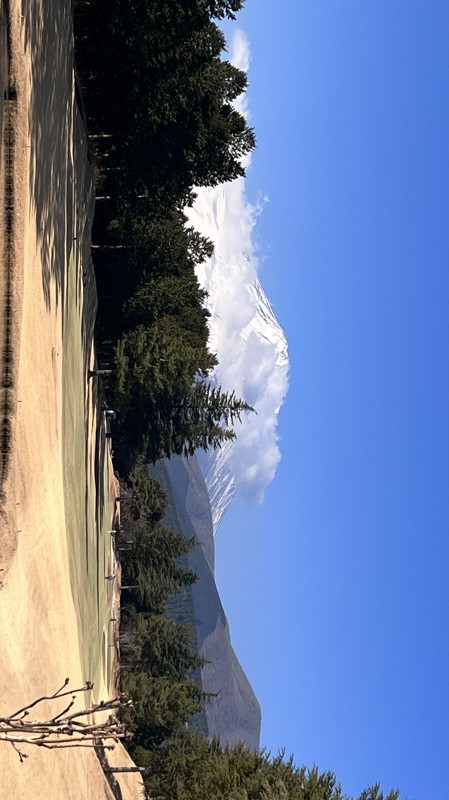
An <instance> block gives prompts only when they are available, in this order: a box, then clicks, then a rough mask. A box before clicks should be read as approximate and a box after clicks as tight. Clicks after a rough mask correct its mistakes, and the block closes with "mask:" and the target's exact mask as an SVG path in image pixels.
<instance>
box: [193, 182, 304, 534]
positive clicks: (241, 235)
mask: <svg viewBox="0 0 449 800" xmlns="http://www.w3.org/2000/svg"><path fill="white" fill-rule="evenodd" d="M257 214H258V209H257V208H255V207H254V206H252V205H251V204H250V203H248V201H247V200H246V198H245V194H244V180H243V179H240V178H239V179H237V180H235V181H233V182H232V183H229V184H225V185H221V186H218V187H214V188H207V189H199V190H198V197H197V200H196V202H195V205H194V207H193V208H192V209H190V211H189V217H190V221H191V223H192V224H193V225H194V226H195V228H196V229H197V230H199V231H200V233H202V234H203V235H204V236H207V237H208V238H209V239H211V240H212V241H213V242H214V245H215V252H214V254H213V256H212V257H211V258H210V259H209V260H208V261H207V262H206V263H204V264H201V265H200V266H199V267H198V270H197V275H198V279H199V281H200V284H201V286H202V287H203V288H204V289H205V290H206V291H207V293H208V300H207V305H208V308H209V310H210V312H211V320H210V346H211V350H212V352H214V353H216V355H217V356H218V361H219V364H218V367H217V369H216V371H215V376H214V378H215V380H216V382H217V384H220V385H221V386H222V388H223V389H224V390H232V389H234V390H235V392H236V395H237V396H238V397H241V398H242V399H244V400H246V401H247V402H248V403H250V405H252V406H253V407H254V408H255V410H256V412H257V413H256V414H250V413H247V414H245V417H244V418H242V424H241V425H238V424H237V427H236V433H237V437H238V438H237V440H236V441H235V442H230V443H226V445H225V446H224V447H223V448H222V449H221V450H217V451H215V452H210V453H207V454H203V453H200V454H199V455H198V458H199V462H200V465H201V469H202V472H203V475H204V477H205V480H206V484H207V487H208V491H209V496H210V500H211V506H212V516H213V524H214V530H215V531H216V530H217V527H218V525H219V524H220V521H221V519H222V517H223V514H224V513H225V511H226V509H227V508H228V506H229V503H230V502H231V500H232V497H233V496H234V494H235V492H236V491H237V492H239V493H240V494H242V495H243V496H244V497H245V498H246V499H247V500H248V502H250V503H260V502H262V500H263V495H264V490H265V488H266V486H267V485H268V484H269V483H270V481H271V480H272V479H273V477H274V474H275V472H276V467H277V464H278V463H279V460H280V452H279V447H278V443H277V442H278V439H277V435H276V426H277V414H278V412H279V409H280V407H281V405H282V403H283V400H284V397H285V394H286V391H287V386H288V367H289V362H288V353H287V341H286V338H285V334H284V332H283V330H282V328H281V326H280V325H279V323H278V321H277V319H276V317H275V315H274V312H273V309H272V308H271V305H270V303H269V301H268V298H267V296H266V294H265V292H264V290H263V288H262V286H261V284H260V282H259V280H258V277H257V269H258V261H257V257H256V255H255V252H254V244H253V229H254V225H255V219H256V216H257Z"/></svg>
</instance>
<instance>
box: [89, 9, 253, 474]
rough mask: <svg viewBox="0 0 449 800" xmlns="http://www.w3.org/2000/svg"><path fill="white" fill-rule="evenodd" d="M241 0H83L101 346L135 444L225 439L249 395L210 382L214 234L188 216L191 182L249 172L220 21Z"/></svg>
mask: <svg viewBox="0 0 449 800" xmlns="http://www.w3.org/2000/svg"><path fill="white" fill-rule="evenodd" d="M241 6H242V2H241V0H152V1H151V2H149V0H95V2H93V0H92V2H89V0H84V1H83V0H77V2H76V3H75V43H76V59H77V69H78V71H79V75H80V82H81V84H82V86H83V91H84V106H85V110H86V113H87V119H88V126H89V132H90V137H91V143H92V147H93V148H94V151H95V163H96V173H97V197H98V199H97V202H96V212H95V219H94V225H93V245H94V246H93V260H94V266H95V272H96V277H97V285H98V295H99V312H98V319H97V340H98V343H99V346H100V347H99V352H100V354H101V355H102V356H103V357H104V358H105V359H106V360H109V361H110V362H112V363H113V365H114V366H115V368H116V370H117V376H116V380H115V382H114V386H113V394H114V397H113V401H114V403H115V405H116V407H117V411H118V412H119V419H120V426H121V431H122V432H123V433H124V437H123V438H124V439H125V441H126V446H127V448H128V450H129V449H130V448H133V449H134V450H135V451H138V452H144V453H145V455H146V457H147V458H148V460H150V461H154V460H156V459H157V458H161V457H167V456H168V457H169V456H170V455H171V454H172V453H185V454H190V453H192V452H194V451H195V450H196V449H197V448H208V447H218V446H220V444H221V443H222V442H223V441H224V440H226V439H229V438H233V437H234V436H235V432H234V427H233V426H234V423H235V422H236V421H237V420H238V419H240V416H241V414H242V413H244V412H247V411H250V410H251V409H250V407H249V406H248V405H247V404H246V403H245V402H244V401H242V400H240V399H239V398H237V397H235V395H234V393H226V392H222V391H221V390H220V389H219V388H218V387H213V386H212V384H211V382H210V379H209V376H210V372H211V370H212V369H213V367H214V366H216V363H217V362H216V357H215V355H214V354H213V353H211V352H210V350H209V345H208V335H209V329H208V318H209V313H208V311H207V309H206V307H205V299H206V296H205V292H204V291H203V290H202V289H201V288H200V286H199V283H198V280H197V277H196V274H195V268H196V266H197V265H198V264H200V263H201V262H203V261H204V260H205V259H206V258H208V257H209V256H210V255H211V254H212V252H213V245H212V243H211V242H210V241H209V240H208V239H206V238H205V237H203V236H201V235H200V234H199V233H198V231H196V230H195V229H194V228H193V227H192V226H190V225H188V224H187V218H186V214H185V209H186V207H187V206H189V205H191V204H192V203H193V201H194V198H195V193H194V187H195V186H215V185H217V184H219V183H223V182H225V181H230V180H233V179H234V178H236V177H238V176H240V175H243V174H244V169H243V167H242V157H243V156H244V155H246V154H247V153H249V152H250V151H251V150H252V149H253V148H254V146H255V136H254V131H253V130H252V129H251V128H249V127H248V125H247V123H246V120H245V118H244V117H243V115H242V114H240V113H239V112H238V111H237V110H236V109H235V108H234V105H233V102H234V100H235V99H236V98H237V97H238V96H239V95H240V94H241V93H242V91H244V90H245V88H246V82H247V79H246V75H245V73H244V72H243V71H242V70H240V69H238V68H237V67H235V66H233V65H232V64H230V62H229V61H227V60H225V59H223V58H222V55H223V53H224V49H225V39H224V36H223V33H222V31H221V30H220V28H219V26H218V24H217V22H218V21H219V20H220V19H223V18H224V17H228V18H233V17H234V16H235V13H236V12H237V11H238V10H239V9H240V8H241Z"/></svg>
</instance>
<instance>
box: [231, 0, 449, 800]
mask: <svg viewBox="0 0 449 800" xmlns="http://www.w3.org/2000/svg"><path fill="white" fill-rule="evenodd" d="M237 26H238V27H239V28H241V29H243V30H244V31H245V33H246V35H247V37H248V39H249V43H250V49H251V61H250V71H249V92H248V104H249V109H250V114H251V123H252V124H253V125H254V127H255V129H256V134H257V138H258V145H259V147H258V150H257V152H256V153H255V155H254V157H253V160H252V164H251V167H250V169H249V172H248V178H247V194H248V197H249V198H250V199H251V200H253V201H254V202H256V201H257V199H258V198H260V197H261V196H265V195H267V196H268V197H269V202H268V203H267V204H266V205H265V208H264V211H263V213H262V214H261V216H260V217H259V219H258V225H257V231H256V240H257V244H258V248H259V258H260V261H261V263H262V266H261V268H260V271H259V277H260V279H261V281H262V283H263V286H264V288H265V290H266V292H267V294H268V296H269V298H270V300H271V302H272V304H273V307H274V310H275V312H276V315H277V317H278V319H279V321H280V323H281V324H282V326H283V328H284V330H285V332H286V335H287V338H288V341H289V352H290V361H291V367H290V389H289V393H288V395H287V399H286V403H285V405H284V407H283V409H282V411H281V415H280V420H279V428H278V432H279V436H280V439H281V442H280V447H281V451H282V461H281V463H280V465H279V468H278V471H277V475H276V478H275V480H274V481H273V483H272V484H271V485H270V486H269V488H268V490H267V492H266V499H265V503H264V504H263V505H262V506H258V507H256V508H253V509H248V508H246V506H245V505H244V504H243V502H242V501H240V500H236V501H235V502H234V504H233V506H232V507H231V509H230V510H229V511H228V512H227V515H226V517H225V519H224V521H223V523H222V525H221V527H220V529H219V532H218V534H217V537H216V546H217V581H218V585H219V589H220V591H221V594H222V599H223V604H224V606H225V609H226V612H227V615H228V618H229V621H230V625H231V632H232V638H233V643H234V646H235V649H236V651H237V653H238V656H239V658H240V660H241V662H242V665H243V666H244V668H245V670H246V672H247V674H248V676H249V678H250V680H251V682H252V684H253V686H254V689H255V691H256V694H257V696H258V698H259V701H260V703H261V706H262V715H263V727H262V744H263V745H266V746H267V747H268V748H269V749H271V750H272V751H277V750H278V748H279V747H281V746H285V748H286V750H287V752H288V753H290V752H293V753H294V755H295V759H296V761H297V763H300V764H302V763H305V764H307V765H312V764H313V763H316V764H318V766H319V767H320V768H321V769H323V770H324V769H331V770H333V771H335V772H336V774H337V777H338V779H339V780H340V781H341V783H342V786H343V789H344V791H345V792H347V793H348V794H356V793H358V792H360V791H361V790H362V788H364V787H365V786H366V785H367V784H369V783H372V782H374V781H376V780H379V781H380V782H381V783H382V785H383V787H384V789H385V790H388V789H390V788H392V787H396V786H397V787H399V788H400V789H401V797H402V796H403V797H408V798H409V800H447V798H448V797H449V785H448V752H449V742H448V636H447V634H448V537H447V532H448V525H447V523H448V519H447V485H448V462H447V442H448V436H447V434H448V425H447V408H448V381H447V363H448V360H447V355H448V353H447V342H448V337H447V299H448V291H447V290H448V285H447V283H448V281H447V263H448V258H447V256H448V223H447V219H448V188H447V177H448V169H447V168H448V163H447V161H448V160H447V142H448V113H447V111H448V109H447V89H448V86H447V74H448V69H447V68H448V58H447V30H448V9H447V3H446V2H443V1H441V2H440V0H427V2H416V1H415V0H408V2H405V1H403V0H313V2H312V0H307V1H306V0H304V2H293V1H292V2H287V1H286V0H279V2H278V3H277V4H276V5H275V6H274V5H273V3H270V4H268V2H266V0H257V2H256V0H248V2H247V5H246V8H245V10H244V11H243V12H241V13H240V14H239V16H238V20H237ZM229 33H230V31H229Z"/></svg>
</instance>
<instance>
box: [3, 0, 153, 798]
mask: <svg viewBox="0 0 449 800" xmlns="http://www.w3.org/2000/svg"><path fill="white" fill-rule="evenodd" d="M8 7H9V10H8ZM6 11H8V13H9V15H10V21H11V28H10V32H11V41H12V49H11V75H12V80H13V83H14V87H15V89H16V92H17V101H16V107H15V110H14V113H15V122H14V132H15V141H14V227H13V242H12V246H13V255H14V265H13V266H14V268H13V285H12V301H11V302H12V307H13V311H14V313H13V316H12V323H11V324H12V334H13V337H12V341H13V346H14V361H13V373H14V383H13V389H12V393H13V398H14V403H13V404H12V410H11V414H10V417H11V419H10V421H11V431H12V435H11V449H10V452H9V454H8V465H7V470H6V471H5V475H4V481H3V485H2V496H1V508H0V512H1V516H0V586H1V588H0V716H3V715H5V714H7V713H10V712H11V711H12V710H14V709H15V708H18V707H21V706H23V705H24V704H25V703H26V702H31V701H32V700H34V699H35V698H37V697H38V696H41V695H43V694H51V693H53V692H55V691H56V690H57V689H58V687H59V686H60V685H61V684H62V682H63V681H64V679H65V678H66V677H69V678H70V686H71V687H74V688H75V687H78V686H81V685H83V684H84V682H85V681H86V680H91V679H92V675H91V674H86V673H87V670H90V671H92V670H93V671H96V673H97V674H96V676H95V689H94V692H92V693H91V694H92V697H91V698H87V702H90V701H93V700H97V699H99V698H107V697H109V696H113V694H114V688H115V687H114V682H113V680H112V679H111V674H112V673H113V666H114V663H113V662H114V659H113V652H114V647H113V644H114V624H115V625H116V623H111V622H110V621H109V619H108V616H109V615H110V616H111V617H114V597H113V596H114V594H115V602H117V589H115V592H114V589H113V587H112V585H111V584H110V583H109V582H106V584H105V582H104V577H105V576H104V574H103V572H104V571H105V570H108V569H110V568H113V565H114V562H113V552H112V543H111V537H109V539H108V538H107V529H108V528H110V527H111V524H112V520H113V515H114V498H115V494H116V488H115V484H114V479H113V469H112V463H111V460H110V457H109V450H108V447H109V446H110V443H109V442H110V440H105V439H104V421H103V420H102V418H101V416H102V415H101V411H99V410H98V408H99V401H98V389H97V386H96V383H95V380H96V379H92V378H91V379H89V377H88V370H89V368H92V367H93V366H94V350H93V340H92V333H93V320H94V313H95V293H94V282H93V275H92V271H91V266H90V222H91V218H92V213H93V188H92V180H93V168H92V165H91V164H90V163H89V160H88V146H87V138H86V132H85V127H84V125H83V122H82V119H81V115H80V112H79V109H78V108H77V104H76V99H75V84H74V71H73V36H72V20H71V2H70V0H9V3H8V4H6V2H5V0H0V20H1V21H2V22H0V43H1V42H4V41H5V30H4V22H5V12H6ZM0 49H1V50H2V52H3V53H4V50H5V48H4V47H0ZM3 79H4V59H0V83H2V86H1V87H0V88H1V89H2V96H3V97H4V91H3V83H4V80H3ZM0 104H2V110H1V111H0V128H3V127H4V113H3V112H4V100H2V99H1V97H0ZM3 156H4V154H2V159H0V186H1V187H2V191H3V187H4V158H3ZM2 205H3V203H2ZM2 213H3V211H2ZM0 232H1V226H0ZM3 233H4V232H3ZM5 280H6V277H5V265H4V264H2V265H1V268H0V281H1V284H0V289H2V290H4V286H5ZM0 293H1V292H0ZM101 431H103V433H101ZM99 432H100V433H99ZM98 454H100V462H101V463H100V467H99V465H98V461H99V456H98ZM95 552H96V554H97V557H96V560H95V558H94V556H93V555H92V553H95ZM80 553H81V554H82V555H80ZM91 596H92V601H90V600H89V598H90V597H91ZM86 598H88V599H87V600H86ZM95 598H96V600H95ZM94 602H96V607H95V609H94V612H95V613H94V614H93V612H92V605H93V604H94ZM92 614H93V616H94V617H95V614H96V615H97V616H96V617H95V619H94V621H93V622H92V624H91V622H90V620H91V616H92ZM109 645H112V646H111V647H109ZM40 710H41V713H42V715H46V714H49V713H50V711H51V712H52V716H53V715H54V713H55V709H54V708H52V704H51V703H50V702H48V703H44V704H42V707H40ZM23 749H24V751H25V752H26V753H27V755H28V757H27V758H26V759H25V760H24V762H23V763H20V760H19V758H18V755H17V753H16V752H15V751H14V750H13V748H12V746H11V745H10V744H7V743H5V742H2V741H0V800H19V798H20V800H28V798H29V800H31V799H33V800H39V798H46V800H71V798H73V800H92V799H93V798H112V797H113V794H112V792H111V789H110V787H109V785H108V782H107V780H106V777H105V775H104V773H103V770H102V767H101V765H100V762H99V760H98V758H97V756H96V755H95V753H94V751H93V750H92V749H87V748H86V749H69V750H64V751H62V750H52V751H45V750H41V749H38V748H31V747H30V746H29V747H28V749H27V748H23ZM108 758H109V762H110V764H114V765H116V766H124V765H129V764H131V762H130V759H129V757H128V755H127V754H126V752H125V750H124V749H123V748H122V747H121V745H117V746H116V748H115V750H114V751H113V753H111V754H109V755H108ZM120 787H121V788H120ZM140 787H141V780H140V777H139V776H136V775H135V774H134V775H128V776H125V777H121V778H120V779H119V789H116V795H115V796H116V797H119V798H120V796H121V797H122V798H123V800H128V799H129V800H131V798H136V800H137V798H139V797H140V796H141V788H140Z"/></svg>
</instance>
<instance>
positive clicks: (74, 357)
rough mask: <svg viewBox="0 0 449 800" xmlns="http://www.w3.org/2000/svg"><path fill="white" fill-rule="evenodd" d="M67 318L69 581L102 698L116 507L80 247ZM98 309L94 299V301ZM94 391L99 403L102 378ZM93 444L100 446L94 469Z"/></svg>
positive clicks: (85, 662)
mask: <svg viewBox="0 0 449 800" xmlns="http://www.w3.org/2000/svg"><path fill="white" fill-rule="evenodd" d="M67 281H68V285H67V292H66V298H67V299H66V303H65V308H64V317H63V362H62V379H63V420H62V443H63V445H62V446H63V472H64V474H63V479H64V504H65V521H66V531H67V544H68V553H69V565H70V584H71V590H72V596H73V601H74V604H75V609H76V612H77V618H78V633H79V644H80V658H81V664H82V669H83V677H84V679H85V680H91V681H93V683H94V685H95V689H94V696H95V700H98V699H99V698H98V687H99V684H100V677H101V662H102V635H103V630H105V633H106V644H110V643H111V644H112V642H113V638H112V631H113V625H112V623H110V618H111V602H112V591H113V587H112V582H111V581H106V580H105V576H106V575H109V574H110V573H111V571H112V568H113V557H112V542H111V536H110V534H108V530H109V529H110V528H111V521H112V514H113V506H112V504H111V503H110V501H109V490H108V474H107V461H106V459H105V458H104V454H105V452H106V446H107V440H106V439H105V437H104V433H105V426H104V420H103V415H102V413H101V411H99V415H98V426H97V430H95V429H93V430H92V431H91V433H92V439H93V441H91V442H89V441H88V435H87V434H88V431H87V426H88V408H87V402H88V382H87V364H86V358H87V351H88V346H87V345H86V344H85V343H86V341H87V342H88V334H87V332H86V327H87V326H86V319H85V315H86V308H85V307H84V309H83V307H82V304H81V303H82V298H83V291H82V275H81V268H80V263H79V259H78V258H77V253H76V248H73V249H72V253H71V257H70V260H69V268H68V274H67ZM91 305H92V307H94V303H91ZM90 380H91V381H94V384H93V386H92V387H91V388H92V390H93V391H94V392H95V396H96V398H97V404H99V401H98V395H97V385H96V381H97V380H98V379H96V378H93V379H92V378H91V379H90ZM90 446H94V447H96V458H95V469H92V467H91V464H92V460H91V456H90V452H89V448H90ZM106 651H107V663H106V676H107V682H108V683H110V677H111V674H110V672H111V654H112V652H113V650H112V648H110V647H107V648H106Z"/></svg>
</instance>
